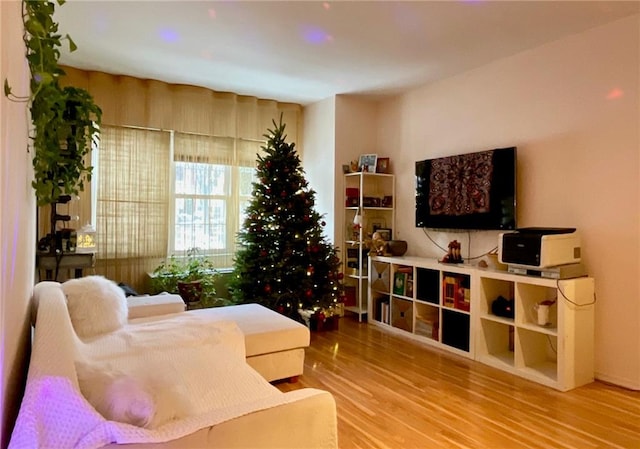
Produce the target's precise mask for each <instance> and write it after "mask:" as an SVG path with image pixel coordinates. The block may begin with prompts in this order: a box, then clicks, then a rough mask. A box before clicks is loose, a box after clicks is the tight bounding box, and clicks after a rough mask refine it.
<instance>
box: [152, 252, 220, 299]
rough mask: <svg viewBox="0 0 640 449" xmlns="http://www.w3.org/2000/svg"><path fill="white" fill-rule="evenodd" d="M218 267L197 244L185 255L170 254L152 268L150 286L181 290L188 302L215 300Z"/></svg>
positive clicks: (175, 290)
mask: <svg viewBox="0 0 640 449" xmlns="http://www.w3.org/2000/svg"><path fill="white" fill-rule="evenodd" d="M216 276H217V271H216V269H215V268H214V266H213V263H212V262H211V260H210V259H209V258H207V257H206V256H204V255H202V254H200V252H199V250H198V249H197V248H192V249H190V250H188V251H187V255H186V257H178V256H176V255H171V257H169V258H168V259H167V260H165V261H163V262H161V263H160V265H158V267H157V268H156V269H155V270H154V271H153V276H152V282H151V286H152V289H153V290H154V292H155V293H160V292H163V291H165V292H169V293H176V294H179V295H180V297H182V299H183V300H184V302H185V303H187V304H195V303H199V302H200V303H203V304H210V303H212V302H215V294H216V287H215V278H216Z"/></svg>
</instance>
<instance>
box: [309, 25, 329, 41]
mask: <svg viewBox="0 0 640 449" xmlns="http://www.w3.org/2000/svg"><path fill="white" fill-rule="evenodd" d="M302 37H303V38H304V40H305V41H307V42H309V43H310V44H314V45H319V44H323V43H325V42H330V41H332V40H333V37H331V35H329V34H328V33H327V32H326V31H325V30H324V29H323V28H320V27H318V26H315V25H304V26H303V27H302Z"/></svg>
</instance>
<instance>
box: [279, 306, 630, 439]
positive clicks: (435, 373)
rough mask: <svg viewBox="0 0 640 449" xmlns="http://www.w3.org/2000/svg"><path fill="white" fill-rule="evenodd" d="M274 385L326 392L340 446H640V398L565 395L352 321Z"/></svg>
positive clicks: (315, 344)
mask: <svg viewBox="0 0 640 449" xmlns="http://www.w3.org/2000/svg"><path fill="white" fill-rule="evenodd" d="M277 386H278V388H280V389H281V390H282V391H289V390H294V389H298V388H304V387H313V388H320V389H323V390H328V391H330V392H331V393H332V394H333V395H334V397H335V400H336V403H337V409H338V436H339V444H340V448H341V449H350V448H363V449H364V448H367V449H369V448H494V449H501V448H553V449H556V448H576V449H589V448H638V449H640V392H635V391H629V390H626V389H623V388H619V387H615V386H611V385H607V384H604V383H601V382H594V383H592V384H590V385H587V386H584V387H581V388H577V389H575V390H572V391H569V392H566V393H561V392H559V391H556V390H553V389H551V388H547V387H544V386H542V385H538V384H536V383H533V382H529V381H527V380H524V379H521V378H518V377H516V376H512V375H509V374H507V373H504V372H502V371H500V370H497V369H494V368H491V367H489V366H485V365H483V364H481V363H479V362H474V361H472V360H468V359H466V358H463V357H459V356H456V355H453V354H449V353H448V352H446V351H442V350H438V349H437V348H432V347H429V346H427V345H424V344H421V343H419V342H416V341H412V340H410V339H405V338H402V337H399V336H396V335H393V334H390V333H388V332H385V331H384V330H383V329H380V328H378V327H376V326H370V325H367V324H366V323H358V322H357V320H355V319H354V318H353V317H352V316H346V317H344V318H342V319H341V320H340V329H339V330H338V331H330V332H314V333H312V336H311V346H310V347H309V348H308V349H307V351H306V358H305V372H304V375H303V376H301V377H300V379H299V380H298V382H297V383H294V384H288V383H279V384H277Z"/></svg>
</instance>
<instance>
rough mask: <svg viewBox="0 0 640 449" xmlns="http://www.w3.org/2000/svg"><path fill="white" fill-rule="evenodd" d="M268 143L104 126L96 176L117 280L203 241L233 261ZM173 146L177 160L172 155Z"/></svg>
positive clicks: (101, 232)
mask: <svg viewBox="0 0 640 449" xmlns="http://www.w3.org/2000/svg"><path fill="white" fill-rule="evenodd" d="M261 145H263V142H259V141H250V140H242V139H234V138H229V137H211V136H199V135H190V134H185V133H177V132H169V131H158V130H146V129H137V128H128V127H114V126H103V130H102V138H101V143H100V149H99V151H98V157H97V163H96V172H95V178H96V180H97V181H98V183H97V186H96V198H97V200H96V229H97V232H98V236H97V237H98V242H99V247H98V253H99V256H100V257H99V258H100V259H101V262H100V265H101V268H103V269H104V270H105V271H106V273H108V274H105V275H108V276H110V277H112V278H114V279H123V278H126V273H125V271H126V270H131V267H132V266H133V265H138V266H140V267H139V268H138V271H140V272H149V271H152V270H153V268H155V266H156V265H157V263H158V260H159V259H160V258H164V257H166V255H167V254H176V255H180V254H185V253H186V252H187V250H189V249H191V248H194V247H197V248H199V250H200V252H201V253H202V254H208V255H210V256H212V259H213V261H214V263H215V265H216V266H217V267H218V268H230V267H232V266H233V255H234V252H235V248H236V245H235V237H236V234H237V232H238V230H239V229H240V226H241V225H242V223H243V221H244V218H245V217H244V209H245V208H246V206H247V204H248V202H249V200H250V197H251V193H252V187H253V186H252V183H253V181H254V180H255V160H256V153H258V152H259V151H260V146H261ZM172 148H173V149H174V150H173V164H172V163H171V162H172V160H171V159H172V158H171V154H172V151H171V149H172Z"/></svg>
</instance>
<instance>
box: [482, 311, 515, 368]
mask: <svg viewBox="0 0 640 449" xmlns="http://www.w3.org/2000/svg"><path fill="white" fill-rule="evenodd" d="M480 333H481V335H480V338H479V341H478V342H477V343H476V351H477V354H478V359H479V360H480V361H484V362H486V363H488V364H490V365H493V366H498V367H501V366H500V365H505V366H506V367H508V368H513V367H515V352H514V348H515V342H514V339H515V335H514V334H515V331H514V326H513V324H509V323H506V322H500V321H494V320H491V319H486V318H484V317H483V318H481V320H480ZM503 369H504V368H503Z"/></svg>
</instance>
